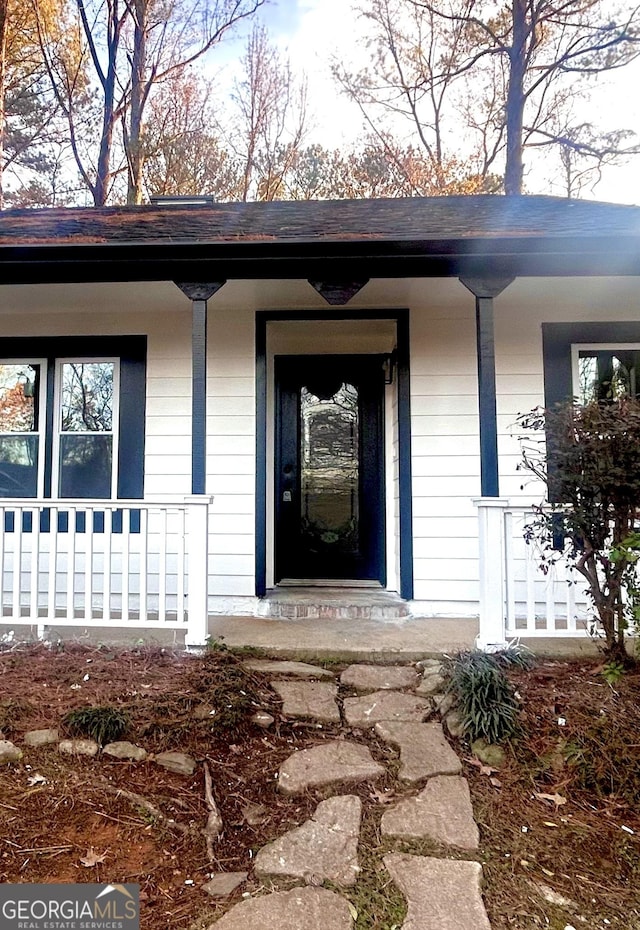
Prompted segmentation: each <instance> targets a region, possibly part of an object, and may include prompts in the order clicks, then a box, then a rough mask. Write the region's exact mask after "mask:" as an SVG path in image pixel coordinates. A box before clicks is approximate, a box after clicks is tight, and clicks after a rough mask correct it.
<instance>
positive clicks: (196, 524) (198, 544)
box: [184, 494, 212, 649]
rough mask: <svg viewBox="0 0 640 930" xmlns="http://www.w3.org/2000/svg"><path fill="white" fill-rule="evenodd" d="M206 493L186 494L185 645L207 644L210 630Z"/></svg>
mask: <svg viewBox="0 0 640 930" xmlns="http://www.w3.org/2000/svg"><path fill="white" fill-rule="evenodd" d="M211 500H212V498H211V497H208V496H207V495H205V494H193V495H189V496H188V497H185V503H186V504H187V534H186V537H187V538H186V554H187V565H188V573H189V581H188V603H187V606H188V612H187V630H186V633H185V637H184V642H185V646H187V647H188V648H191V649H195V648H199V647H202V646H206V644H207V636H208V633H209V627H208V617H209V602H208V601H209V504H210V503H211Z"/></svg>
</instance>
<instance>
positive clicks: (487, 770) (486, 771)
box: [464, 756, 502, 788]
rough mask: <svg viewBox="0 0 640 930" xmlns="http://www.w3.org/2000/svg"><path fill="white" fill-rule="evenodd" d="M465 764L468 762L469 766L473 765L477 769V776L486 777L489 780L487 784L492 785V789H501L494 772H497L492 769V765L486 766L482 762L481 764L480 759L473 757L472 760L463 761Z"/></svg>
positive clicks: (500, 783)
mask: <svg viewBox="0 0 640 930" xmlns="http://www.w3.org/2000/svg"><path fill="white" fill-rule="evenodd" d="M464 761H465V762H468V763H469V765H474V766H475V767H476V768H477V769H478V774H479V775H486V776H487V777H488V778H489V782H490V783H491V784H492V785H493V787H494V788H502V782H501V781H500V779H499V778H496V776H495V775H494V772H497V771H498V769H496V768H494V767H493V766H492V765H486V764H485V763H484V762H481V761H480V759H477V758H476V757H475V756H474V757H473V759H465V760H464Z"/></svg>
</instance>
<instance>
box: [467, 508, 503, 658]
mask: <svg viewBox="0 0 640 930" xmlns="http://www.w3.org/2000/svg"><path fill="white" fill-rule="evenodd" d="M473 503H474V504H475V506H476V507H477V508H478V540H479V543H480V632H479V633H478V637H477V639H476V648H477V649H482V650H484V651H485V652H492V651H495V650H497V649H504V648H505V647H506V646H507V640H506V635H505V612H506V603H505V539H504V509H505V508H506V507H508V506H509V501H508V500H506V499H505V498H502V497H477V498H474V501H473Z"/></svg>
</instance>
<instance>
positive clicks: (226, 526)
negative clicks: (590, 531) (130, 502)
mask: <svg viewBox="0 0 640 930" xmlns="http://www.w3.org/2000/svg"><path fill="white" fill-rule="evenodd" d="M639 298H640V279H638V278H625V279H570V280H562V279H558V278H553V279H535V280H534V279H519V280H517V281H515V282H514V283H513V284H511V285H510V286H509V287H508V288H507V289H506V290H505V291H504V292H503V293H502V294H501V295H500V297H498V298H497V299H496V301H495V332H496V366H497V388H498V425H499V434H500V435H499V451H500V471H501V475H500V478H501V489H500V490H501V493H502V495H503V496H507V497H511V498H517V499H519V500H523V501H530V500H536V499H539V495H540V492H539V489H536V488H534V487H533V486H532V485H531V484H526V483H525V482H526V476H524V475H523V474H522V473H521V472H519V471H518V470H517V465H518V462H519V460H520V453H519V448H518V444H517V442H516V440H515V438H514V437H513V435H512V433H513V431H514V430H513V424H514V423H515V420H516V417H517V415H518V414H519V413H521V412H525V411H527V410H529V409H531V408H532V407H533V406H535V405H537V404H541V403H542V402H543V366H542V337H541V324H542V323H543V322H545V321H562V322H571V321H576V322H577V321H580V320H585V321H586V320H590V321H604V320H610V321H614V320H635V319H637V320H640V299H639ZM283 308H289V309H291V310H303V309H307V308H309V309H313V310H320V311H324V312H327V313H330V312H331V311H330V309H329V308H328V306H327V304H326V303H325V302H324V301H323V299H322V298H321V297H320V296H319V295H318V294H316V292H315V291H314V290H313V289H312V288H311V287H310V285H309V284H308V283H307V282H305V281H271V282H266V281H249V282H229V283H228V284H227V285H225V287H224V288H222V289H221V290H220V291H219V292H218V293H217V294H216V295H215V296H214V297H213V298H212V299H211V301H210V302H209V327H208V328H209V343H208V417H207V429H208V446H207V492H208V493H210V494H212V495H213V504H212V507H211V516H210V573H211V593H212V598H213V599H212V601H211V606H212V607H213V608H214V609H218V605H221V604H222V605H229V604H232V603H233V604H234V605H235V607H234V609H237V610H238V611H239V610H240V609H241V606H240V607H239V606H238V605H246V607H245V609H246V610H248V611H252V610H253V606H254V605H253V594H254V577H253V573H254V558H255V556H254V552H255V503H254V486H255V485H254V483H255V349H254V332H255V313H256V311H257V310H269V309H277V310H282V309H283ZM402 308H409V310H410V329H411V428H412V456H413V461H412V467H413V533H414V576H415V600H416V607H417V608H418V609H420V610H421V611H422V612H423V613H425V614H433V615H438V614H440V615H454V616H455V615H457V616H465V615H472V614H475V613H477V597H478V561H477V559H478V551H477V518H476V511H475V508H474V506H473V504H472V499H473V498H474V497H476V496H478V495H479V493H480V478H479V472H480V459H479V430H478V400H477V377H476V340H475V312H474V298H473V296H472V294H471V293H470V292H468V291H467V290H466V289H465V288H464V287H463V286H462V285H461V284H460V283H459V282H458V281H457V280H455V279H452V280H420V279H412V280H407V281H403V280H391V279H389V280H383V281H372V282H370V283H369V284H368V285H367V286H366V287H365V288H363V290H362V291H361V292H360V293H359V294H357V295H356V297H354V299H353V300H352V301H351V302H350V303H349V305H348V309H349V311H350V312H356V313H357V312H359V311H362V316H363V319H366V317H367V310H384V309H389V310H396V309H402ZM0 313H1V317H0V319H1V320H2V330H1V331H2V333H3V334H4V335H5V336H11V335H16V336H18V335H21V336H28V335H41V336H46V335H51V336H59V335H65V334H68V335H81V334H86V335H96V334H105V335H107V334H109V335H111V334H127V333H130V334H145V335H146V336H147V338H148V359H147V366H148V368H147V371H148V382H147V405H146V417H147V419H146V439H145V493H146V495H147V496H148V497H154V496H155V497H162V495H167V494H171V495H174V494H188V493H189V492H190V490H191V477H190V476H191V423H190V418H191V306H190V302H189V301H188V300H187V299H186V298H185V297H184V295H182V294H181V293H180V291H179V290H178V289H177V288H176V287H175V285H173V284H171V283H161V284H135V285H131V284H103V285H100V284H96V285H75V286H63V285H56V286H49V285H48V286H46V287H44V286H22V287H3V288H2V289H1V290H0ZM385 326H387V330H385ZM356 329H357V327H356ZM318 332H319V330H317V329H316V330H314V331H312V330H311V329H310V328H309V324H301V323H296V322H293V321H290V322H287V323H286V324H274V326H273V330H272V332H271V336H270V339H271V346H270V351H271V353H273V352H274V351H279V352H296V353H297V352H305V351H307V352H323V351H324V352H331V351H382V349H381V348H380V346H381V340H382V341H383V342H384V339H385V338H387V336H385V333H387V335H388V324H384V325H382V326H381V327H380V328H378V329H376V328H375V326H373V327H372V325H371V324H370V323H368V324H367V326H366V328H363V329H361V330H360V333H359V335H356V336H354V324H353V323H348V322H346V321H345V322H339V321H336V322H335V325H333V326H330V325H328V324H325V329H324V335H323V337H322V341H321V342H319V341H318ZM387 411H388V412H387V433H388V435H387V439H388V442H387V456H388V459H391V461H388V462H387V498H388V499H387V520H388V555H389V567H390V571H389V581H390V586H391V585H392V584H393V583H394V576H395V575H396V571H394V567H397V533H398V530H397V506H398V505H397V437H396V422H395V421H396V419H397V412H396V400H395V392H394V391H392V392H391V396H390V398H389V401H388V404H387ZM523 484H525V486H524V488H523ZM267 486H268V488H269V489H271V488H272V481H271V475H270V474H269V475H268V477H267ZM271 523H272V518H271V517H270V520H269V527H270V526H271ZM268 532H269V533H270V532H271V529H269V531H268ZM394 546H396V551H395V552H394V551H392V550H393V547H394ZM270 551H271V550H270ZM271 557H272V553H271V555H270V558H271ZM234 599H235V600H234Z"/></svg>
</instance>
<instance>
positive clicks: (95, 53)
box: [32, 0, 264, 206]
mask: <svg viewBox="0 0 640 930" xmlns="http://www.w3.org/2000/svg"><path fill="white" fill-rule="evenodd" d="M32 2H33V3H35V4H38V3H41V2H43V0H32ZM263 2H264V0H75V4H76V18H75V22H74V23H73V28H74V30H75V33H76V35H77V41H76V44H77V47H78V49H79V58H78V60H77V61H73V60H71V61H70V60H69V57H68V55H66V56H65V55H63V54H61V49H60V46H59V45H57V44H56V43H55V42H52V40H51V36H50V35H49V34H48V33H47V31H46V29H45V28H44V27H42V26H39V34H40V45H41V48H42V51H43V54H44V56H45V59H46V62H47V70H48V75H49V79H50V82H51V86H52V88H53V90H54V93H55V96H56V99H57V101H58V104H59V106H60V108H61V110H62V112H63V113H64V115H65V117H66V120H67V124H68V131H69V140H70V146H71V150H72V153H73V157H74V159H75V163H76V166H77V169H78V171H79V173H80V176H81V178H82V180H83V183H84V184H85V186H86V187H87V189H88V190H89V191H90V193H91V196H92V199H93V202H94V204H95V205H96V206H101V205H103V204H104V203H106V201H107V199H108V197H109V196H110V195H111V192H112V189H113V186H114V183H115V182H116V180H117V179H118V178H119V177H120V176H121V175H122V174H123V173H126V178H127V184H126V187H127V200H128V202H129V203H139V202H140V201H141V198H142V169H143V160H144V151H145V149H144V145H143V136H144V125H145V110H146V107H147V105H148V103H149V100H150V98H151V96H152V92H153V91H154V89H155V87H156V86H157V85H158V84H160V83H162V82H163V81H166V80H167V79H168V78H169V77H170V76H171V75H172V74H174V73H176V72H179V71H181V70H184V69H185V68H187V67H188V66H189V65H190V64H192V63H193V62H194V61H196V60H197V59H198V58H201V57H202V56H203V55H205V54H207V52H209V51H210V50H211V49H212V48H213V47H214V46H215V45H216V44H217V43H219V42H220V41H221V40H222V38H223V37H224V36H225V34H226V33H227V32H228V31H229V30H230V29H232V28H233V27H234V26H235V25H236V24H237V23H239V22H240V21H242V20H243V19H245V18H247V17H250V16H251V15H253V13H254V12H255V11H256V10H257V9H258V8H259V7H260V6H261V5H262V3H263ZM87 82H88V83H89V89H90V91H92V92H93V94H94V96H93V97H92V96H91V94H90V93H87V87H86V83H87ZM96 92H97V100H98V103H97V104H96V102H95V94H96ZM83 94H84V96H82V95H83ZM96 120H97V121H98V127H97V129H98V131H97V132H94V134H93V135H94V137H97V138H96V142H95V143H93V139H92V138H91V134H90V133H89V132H88V125H87V124H88V122H90V121H93V122H94V124H95V122H96ZM92 143H93V144H92Z"/></svg>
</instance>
